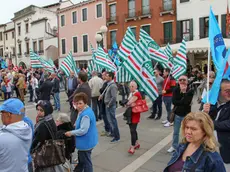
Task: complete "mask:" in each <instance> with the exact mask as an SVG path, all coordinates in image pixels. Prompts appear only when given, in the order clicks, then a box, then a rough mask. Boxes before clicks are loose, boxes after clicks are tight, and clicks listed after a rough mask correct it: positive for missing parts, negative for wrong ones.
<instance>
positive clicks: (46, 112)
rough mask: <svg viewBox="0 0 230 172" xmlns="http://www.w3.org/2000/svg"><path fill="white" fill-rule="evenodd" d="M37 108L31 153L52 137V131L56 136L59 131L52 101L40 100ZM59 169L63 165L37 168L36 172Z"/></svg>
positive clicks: (50, 171) (52, 171) (54, 171)
mask: <svg viewBox="0 0 230 172" xmlns="http://www.w3.org/2000/svg"><path fill="white" fill-rule="evenodd" d="M36 110H37V123H36V125H35V130H34V136H33V141H32V146H31V153H33V152H34V151H35V150H36V149H38V148H40V147H41V146H42V145H43V144H44V143H45V141H46V140H51V139H52V136H51V133H50V132H53V134H54V135H55V136H56V133H57V127H56V124H55V121H54V119H53V116H52V113H53V107H52V105H51V103H50V102H49V101H47V100H40V101H39V102H38V104H37V106H36ZM48 127H49V128H50V130H51V131H50V130H49V129H48ZM58 170H63V167H62V165H59V166H53V167H47V168H36V169H35V172H56V171H58Z"/></svg>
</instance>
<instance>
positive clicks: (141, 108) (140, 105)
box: [132, 100, 149, 113]
mask: <svg viewBox="0 0 230 172" xmlns="http://www.w3.org/2000/svg"><path fill="white" fill-rule="evenodd" d="M148 110H149V107H148V105H147V103H146V100H137V101H136V102H135V106H133V107H132V112H133V113H142V112H147V111H148Z"/></svg>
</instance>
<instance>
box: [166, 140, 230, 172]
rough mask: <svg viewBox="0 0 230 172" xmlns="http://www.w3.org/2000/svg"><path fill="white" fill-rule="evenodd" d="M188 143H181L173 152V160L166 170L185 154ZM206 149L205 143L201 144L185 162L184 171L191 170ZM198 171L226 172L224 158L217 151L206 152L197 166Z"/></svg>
mask: <svg viewBox="0 0 230 172" xmlns="http://www.w3.org/2000/svg"><path fill="white" fill-rule="evenodd" d="M187 146H188V144H180V145H179V146H178V148H177V149H176V151H175V152H174V153H173V155H172V158H171V160H170V161H169V163H168V165H167V167H166V168H165V170H164V172H168V167H169V166H171V165H172V164H174V163H175V162H176V161H177V160H179V158H180V157H181V156H182V155H183V153H184V151H185V150H186V148H187ZM203 151H204V147H203V145H201V146H200V147H199V148H198V149H197V150H196V152H194V153H193V154H192V156H190V157H187V158H186V161H185V163H184V166H183V169H182V171H190V170H191V168H193V166H194V165H195V164H196V163H197V161H198V160H199V158H200V156H201V154H202V153H203ZM196 171H203V172H226V170H225V167H224V163H223V160H222V158H221V157H220V155H219V154H218V153H217V152H206V153H205V154H204V156H203V158H202V159H201V161H200V164H199V165H198V166H197V168H196Z"/></svg>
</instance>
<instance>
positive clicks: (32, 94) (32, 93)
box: [29, 90, 34, 102]
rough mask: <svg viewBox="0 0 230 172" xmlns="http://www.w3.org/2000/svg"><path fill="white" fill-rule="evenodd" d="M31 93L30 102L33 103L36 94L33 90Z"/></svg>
mask: <svg viewBox="0 0 230 172" xmlns="http://www.w3.org/2000/svg"><path fill="white" fill-rule="evenodd" d="M29 93H30V101H31V102H32V101H33V97H34V92H33V90H30V91H29Z"/></svg>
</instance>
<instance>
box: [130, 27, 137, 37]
mask: <svg viewBox="0 0 230 172" xmlns="http://www.w3.org/2000/svg"><path fill="white" fill-rule="evenodd" d="M131 30H132V32H133V34H134V36H135V38H136V27H132V28H131Z"/></svg>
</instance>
